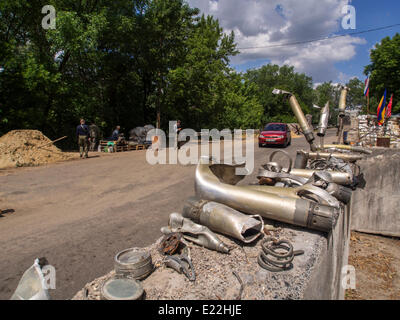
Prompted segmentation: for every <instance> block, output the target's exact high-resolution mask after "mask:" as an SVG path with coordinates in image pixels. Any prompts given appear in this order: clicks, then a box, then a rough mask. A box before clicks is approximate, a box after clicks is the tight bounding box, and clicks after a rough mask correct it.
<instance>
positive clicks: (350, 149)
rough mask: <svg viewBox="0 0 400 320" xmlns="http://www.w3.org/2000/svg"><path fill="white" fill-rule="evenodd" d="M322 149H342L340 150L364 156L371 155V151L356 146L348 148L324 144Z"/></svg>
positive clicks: (341, 145) (344, 145)
mask: <svg viewBox="0 0 400 320" xmlns="http://www.w3.org/2000/svg"><path fill="white" fill-rule="evenodd" d="M321 148H322V149H342V150H349V151H354V152H360V153H365V154H372V151H371V150H368V149H365V148H363V147H358V146H348V145H346V144H324V145H323V146H321Z"/></svg>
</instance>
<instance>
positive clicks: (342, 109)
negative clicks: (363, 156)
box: [337, 87, 349, 144]
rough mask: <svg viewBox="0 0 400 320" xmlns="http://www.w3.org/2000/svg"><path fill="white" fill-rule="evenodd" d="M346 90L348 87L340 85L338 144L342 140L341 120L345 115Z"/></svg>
mask: <svg viewBox="0 0 400 320" xmlns="http://www.w3.org/2000/svg"><path fill="white" fill-rule="evenodd" d="M348 91H349V88H347V87H342V91H341V92H340V98H339V128H338V139H337V143H338V144H339V143H340V141H341V140H342V135H343V121H344V119H343V118H344V116H345V110H346V98H347V92H348Z"/></svg>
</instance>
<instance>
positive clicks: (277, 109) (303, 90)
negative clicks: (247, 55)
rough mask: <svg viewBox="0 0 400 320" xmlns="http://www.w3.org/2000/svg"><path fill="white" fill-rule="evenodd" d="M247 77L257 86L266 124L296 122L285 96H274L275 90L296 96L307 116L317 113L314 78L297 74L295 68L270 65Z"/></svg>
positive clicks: (248, 72) (253, 71)
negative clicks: (313, 107) (314, 103)
mask: <svg viewBox="0 0 400 320" xmlns="http://www.w3.org/2000/svg"><path fill="white" fill-rule="evenodd" d="M245 77H246V79H247V80H248V81H250V83H254V84H255V85H256V86H257V90H256V96H257V99H258V100H259V101H260V103H261V104H262V106H263V108H264V119H263V120H264V122H271V121H284V122H296V119H295V117H294V115H293V113H292V110H291V108H290V106H289V104H288V102H287V101H285V99H284V98H283V96H281V95H274V94H272V90H273V89H274V88H279V89H282V90H286V91H289V92H291V93H293V94H294V95H296V98H297V100H298V101H299V104H300V106H301V107H302V109H303V112H304V113H305V114H306V113H315V111H313V110H312V104H313V98H314V94H313V87H312V78H311V77H308V76H307V75H305V74H304V73H297V72H295V71H294V67H292V66H287V65H284V66H282V67H279V66H278V65H271V64H268V65H265V66H263V67H261V68H259V69H253V70H248V71H247V72H246V74H245ZM314 118H315V117H314Z"/></svg>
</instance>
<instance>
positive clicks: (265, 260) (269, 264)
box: [257, 237, 304, 272]
mask: <svg viewBox="0 0 400 320" xmlns="http://www.w3.org/2000/svg"><path fill="white" fill-rule="evenodd" d="M261 249H262V250H261V252H260V254H259V256H258V259H257V262H258V264H259V265H260V267H261V268H263V269H266V270H269V271H272V272H278V271H284V270H289V269H291V268H293V264H292V261H293V259H294V257H295V256H297V255H301V254H303V253H304V251H303V250H297V251H294V250H293V245H292V244H291V243H290V242H289V241H288V240H275V239H273V238H272V237H268V238H266V239H265V240H264V241H263V242H262V243H261Z"/></svg>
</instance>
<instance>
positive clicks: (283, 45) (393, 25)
mask: <svg viewBox="0 0 400 320" xmlns="http://www.w3.org/2000/svg"><path fill="white" fill-rule="evenodd" d="M397 26H400V23H397V24H392V25H390V26H384V27H379V28H374V29H368V30H363V31H357V32H349V33H346V34H340V35H336V36H332V37H329V36H327V37H323V38H319V39H313V40H305V41H296V42H288V43H282V44H275V45H269V46H262V47H247V48H238V50H250V49H266V48H278V47H286V46H294V45H298V44H305V43H310V42H317V41H324V40H330V39H336V38H340V37H345V36H353V35H357V34H363V33H368V32H373V31H379V30H384V29H389V28H393V27H397Z"/></svg>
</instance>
